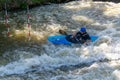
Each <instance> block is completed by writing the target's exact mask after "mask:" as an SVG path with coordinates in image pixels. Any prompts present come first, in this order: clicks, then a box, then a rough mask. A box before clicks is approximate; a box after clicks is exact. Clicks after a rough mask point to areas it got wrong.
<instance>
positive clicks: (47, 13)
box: [0, 1, 120, 80]
mask: <svg viewBox="0 0 120 80" xmlns="http://www.w3.org/2000/svg"><path fill="white" fill-rule="evenodd" d="M119 11H120V4H119V3H118V4H116V3H112V2H82V1H73V2H69V3H65V4H51V5H46V6H40V7H36V8H32V9H30V14H31V18H30V22H31V35H32V38H31V39H32V41H34V42H37V44H34V43H33V44H26V45H25V46H22V47H21V46H18V47H16V48H13V49H11V50H9V51H5V53H4V54H3V56H2V57H1V64H0V80H120V12H119ZM9 14H10V15H11V17H10V18H9V22H10V24H11V25H12V29H14V35H16V36H17V37H16V39H20V40H23V39H21V38H23V37H24V36H23V35H26V33H27V31H28V30H27V27H26V22H25V21H26V11H19V12H10V13H9ZM3 21H4V20H3V18H1V22H3ZM19 22H20V23H19ZM21 24H22V27H24V29H22V30H21V29H19V28H18V26H19V27H20V28H21ZM83 25H86V28H87V31H88V33H89V34H90V35H97V36H99V39H98V40H97V41H96V42H94V43H93V44H92V45H90V46H84V45H83V46H79V45H72V46H66V45H53V44H51V43H50V42H48V41H47V37H48V36H49V35H57V34H59V33H58V30H59V29H63V30H66V31H67V32H68V33H72V32H74V31H77V30H79V28H80V27H81V26H83ZM3 35H4V32H3ZM20 35H22V37H21V36H20ZM18 37H19V38H18Z"/></svg>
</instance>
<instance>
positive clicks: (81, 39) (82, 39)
mask: <svg viewBox="0 0 120 80" xmlns="http://www.w3.org/2000/svg"><path fill="white" fill-rule="evenodd" d="M71 39H73V40H75V41H76V42H77V43H81V44H89V43H90V42H91V38H90V36H89V34H88V33H87V32H86V28H85V27H82V28H80V30H79V31H78V32H76V33H75V34H73V35H72V36H71Z"/></svg>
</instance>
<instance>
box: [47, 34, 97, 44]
mask: <svg viewBox="0 0 120 80" xmlns="http://www.w3.org/2000/svg"><path fill="white" fill-rule="evenodd" d="M70 36H71V35H54V36H49V37H48V41H49V42H51V43H52V44H56V45H60V44H64V45H72V44H80V43H77V42H72V41H70V39H69V38H70ZM90 37H91V41H92V42H94V41H96V40H97V39H98V36H94V35H92V36H90Z"/></svg>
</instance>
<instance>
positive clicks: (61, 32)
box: [59, 29, 68, 35]
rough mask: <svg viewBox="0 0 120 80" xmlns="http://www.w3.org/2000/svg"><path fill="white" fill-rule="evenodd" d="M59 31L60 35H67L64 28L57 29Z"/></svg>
mask: <svg viewBox="0 0 120 80" xmlns="http://www.w3.org/2000/svg"><path fill="white" fill-rule="evenodd" d="M59 33H60V34H62V35H68V34H67V33H66V32H65V31H64V30H61V29H60V30H59Z"/></svg>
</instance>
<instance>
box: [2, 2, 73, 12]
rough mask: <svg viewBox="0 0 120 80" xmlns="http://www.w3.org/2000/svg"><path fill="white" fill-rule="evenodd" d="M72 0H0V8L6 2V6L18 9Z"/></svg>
mask: <svg viewBox="0 0 120 80" xmlns="http://www.w3.org/2000/svg"><path fill="white" fill-rule="evenodd" d="M65 1H72V0H0V10H3V9H4V4H5V3H7V8H9V9H18V8H20V9H21V8H22V9H23V8H26V6H27V4H28V5H31V6H32V5H42V4H48V3H59V2H65Z"/></svg>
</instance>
